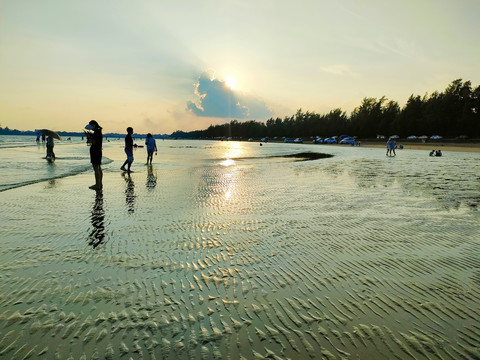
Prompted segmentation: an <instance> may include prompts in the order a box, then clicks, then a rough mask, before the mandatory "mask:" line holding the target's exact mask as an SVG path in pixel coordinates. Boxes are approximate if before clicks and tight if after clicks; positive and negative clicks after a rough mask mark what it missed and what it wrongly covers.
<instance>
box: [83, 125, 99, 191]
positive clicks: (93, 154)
mask: <svg viewBox="0 0 480 360" xmlns="http://www.w3.org/2000/svg"><path fill="white" fill-rule="evenodd" d="M85 129H87V130H90V131H89V132H86V131H84V133H85V135H86V136H87V144H90V162H91V163H92V167H93V171H94V173H95V185H92V186H90V189H93V190H97V191H98V190H101V189H102V187H103V172H102V140H103V135H102V127H101V126H100V125H98V123H97V122H96V121H95V120H90V122H89V123H88V125H87V126H85Z"/></svg>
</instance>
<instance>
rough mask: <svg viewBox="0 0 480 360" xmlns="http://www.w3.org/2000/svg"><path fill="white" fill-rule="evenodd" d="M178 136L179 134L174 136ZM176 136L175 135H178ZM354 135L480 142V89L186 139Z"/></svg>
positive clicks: (450, 89)
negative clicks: (402, 104)
mask: <svg viewBox="0 0 480 360" xmlns="http://www.w3.org/2000/svg"><path fill="white" fill-rule="evenodd" d="M174 134H175V133H174ZM174 134H172V135H174ZM341 134H348V135H351V136H358V137H361V138H375V137H376V136H377V135H379V134H381V135H385V136H389V135H393V134H396V135H399V136H400V137H407V136H410V135H416V136H421V135H427V136H431V135H434V134H438V135H441V136H443V137H447V138H455V137H459V136H467V137H470V138H479V137H480V86H477V87H475V88H473V87H472V84H471V82H470V81H465V82H463V81H462V79H457V80H454V81H452V83H451V84H449V85H448V86H447V88H446V89H445V90H444V91H443V92H438V91H435V92H434V93H432V94H430V95H428V94H425V95H424V96H423V97H421V96H419V95H413V94H412V95H411V96H410V97H409V98H408V100H407V102H406V104H405V106H404V107H403V108H400V106H399V104H398V103H397V102H396V101H393V100H388V99H387V98H386V97H384V96H383V97H381V98H379V99H377V98H371V97H367V98H364V99H363V101H362V103H361V104H360V106H358V107H356V108H355V109H354V110H353V111H352V112H351V114H350V116H348V115H347V114H346V113H345V112H344V111H342V110H341V109H340V108H338V109H334V110H331V111H330V112H329V113H328V114H323V115H321V114H317V113H315V112H310V111H307V112H304V111H302V109H299V110H297V112H296V114H294V115H292V116H286V117H285V118H283V119H281V118H278V117H277V118H275V119H274V118H270V119H268V120H267V121H266V122H259V121H255V120H250V121H244V122H239V121H237V120H232V121H230V122H229V123H225V124H220V125H210V126H209V127H208V129H206V130H198V131H195V132H191V133H183V132H182V135H183V137H188V138H221V137H232V138H244V139H245V138H262V137H265V136H268V137H271V138H273V137H280V138H281V137H289V138H296V137H312V136H313V137H314V136H322V137H325V136H333V135H341Z"/></svg>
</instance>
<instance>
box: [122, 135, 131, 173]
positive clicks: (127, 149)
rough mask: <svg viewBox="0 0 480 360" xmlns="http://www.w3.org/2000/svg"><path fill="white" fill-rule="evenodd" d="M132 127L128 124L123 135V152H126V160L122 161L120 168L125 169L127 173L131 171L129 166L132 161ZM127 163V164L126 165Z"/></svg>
mask: <svg viewBox="0 0 480 360" xmlns="http://www.w3.org/2000/svg"><path fill="white" fill-rule="evenodd" d="M132 134H133V128H131V127H130V126H129V127H128V128H127V136H125V154H127V160H125V162H124V163H123V165H122V167H121V168H120V170H123V171H127V172H128V173H131V171H130V167H131V166H132V163H133V138H132ZM127 164H128V165H127ZM125 165H127V168H126V169H125Z"/></svg>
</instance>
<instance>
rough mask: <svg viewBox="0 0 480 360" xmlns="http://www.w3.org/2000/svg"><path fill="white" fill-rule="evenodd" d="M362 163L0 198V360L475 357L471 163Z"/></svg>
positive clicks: (39, 189) (235, 170) (167, 177)
mask: <svg viewBox="0 0 480 360" xmlns="http://www.w3.org/2000/svg"><path fill="white" fill-rule="evenodd" d="M176 150H178V149H176V148H172V149H171V151H176ZM184 150H191V149H184ZM365 151H367V150H365ZM379 151H380V150H379ZM381 153H382V154H383V150H382V151H381ZM366 154H367V155H369V156H365V155H362V156H360V155H361V154H360V153H358V152H356V153H353V152H352V153H350V152H345V153H338V154H336V156H335V157H333V158H330V159H319V160H315V161H309V162H296V161H291V160H289V159H281V158H276V159H274V160H273V161H272V160H271V159H268V158H265V157H261V158H260V157H259V158H258V159H256V158H255V157H254V156H251V157H248V158H245V159H237V160H235V161H234V162H233V164H228V166H225V164H222V163H221V161H212V160H209V161H206V162H205V163H201V164H199V163H198V162H194V163H192V164H189V165H188V166H180V167H177V168H175V169H174V170H172V169H168V170H167V169H165V168H162V166H160V165H154V166H153V167H152V168H150V169H148V168H147V167H145V169H144V170H143V169H139V170H138V171H136V172H135V173H134V174H132V176H131V177H128V176H123V177H122V176H121V175H120V174H119V173H116V172H107V173H106V174H105V179H104V181H105V184H108V186H106V188H105V190H104V192H103V194H100V195H95V193H94V192H90V191H87V190H86V189H85V184H89V182H90V181H91V178H92V176H91V174H89V175H88V176H87V175H79V176H77V177H75V178H67V179H63V180H60V181H59V180H56V181H55V182H54V183H53V184H49V183H40V184H35V185H31V186H27V187H24V188H21V189H14V190H10V191H7V192H4V193H2V198H1V199H0V206H1V208H2V212H1V216H0V221H1V222H2V224H4V228H3V234H4V236H2V241H1V242H2V247H1V249H0V260H1V261H0V279H1V281H0V304H1V309H2V310H1V312H0V335H1V336H0V339H1V340H0V357H1V358H5V359H10V358H11V359H14V358H15V359H29V358H31V359H37V358H39V359H42V358H45V359H50V358H55V359H70V358H71V359H96V358H106V359H117V358H125V359H129V358H132V359H178V358H185V359H187V358H191V359H226V358H230V359H266V358H268V359H272V358H273V359H308V358H312V359H371V358H382V359H387V358H389V359H390V358H391V359H393V358H397V359H407V358H412V359H478V358H480V354H479V344H480V326H479V325H478V319H479V318H480V308H479V304H480V256H479V254H480V242H479V240H478V239H479V238H480V237H479V236H478V235H479V234H480V221H478V220H479V214H478V210H476V209H477V208H478V203H479V197H478V177H477V178H475V174H478V162H477V163H476V165H475V163H472V162H471V163H470V165H468V166H467V165H466V164H464V162H465V161H466V160H465V159H463V158H462V156H464V155H458V156H459V159H457V160H455V161H453V160H452V161H453V162H455V163H456V165H459V164H461V166H462V167H461V171H459V167H458V166H453V165H454V164H449V163H446V164H442V165H441V164H438V163H435V164H433V165H432V168H430V169H427V170H425V167H424V166H421V165H420V164H416V163H415V162H413V161H412V159H408V158H403V159H401V158H400V157H401V155H403V154H405V153H401V152H400V154H399V156H398V159H385V158H384V156H378V157H375V156H376V155H375V154H376V153H374V152H373V150H372V149H370V152H367V153H366ZM371 154H373V155H371ZM408 156H412V155H408ZM405 157H407V155H405ZM393 160H395V161H396V160H398V161H396V163H393ZM470 160H472V159H470ZM472 164H474V165H472ZM440 165H441V166H440ZM469 166H470V167H469ZM475 166H476V168H475ZM424 172H427V174H424ZM422 174H423V175H422Z"/></svg>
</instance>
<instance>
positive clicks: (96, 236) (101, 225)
mask: <svg viewBox="0 0 480 360" xmlns="http://www.w3.org/2000/svg"><path fill="white" fill-rule="evenodd" d="M90 219H91V221H92V227H93V229H92V231H91V232H90V235H89V236H88V244H89V245H92V246H93V248H94V249H95V248H96V247H97V246H99V245H100V244H102V242H103V240H104V239H105V222H104V220H105V211H104V210H103V193H102V192H101V191H97V194H96V195H95V203H94V204H93V208H92V216H91V218H90Z"/></svg>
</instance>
